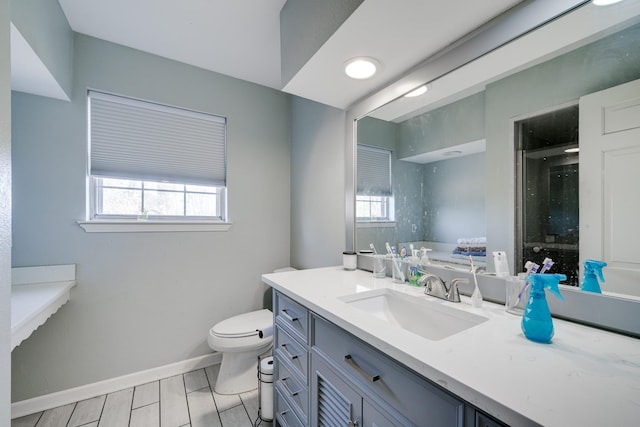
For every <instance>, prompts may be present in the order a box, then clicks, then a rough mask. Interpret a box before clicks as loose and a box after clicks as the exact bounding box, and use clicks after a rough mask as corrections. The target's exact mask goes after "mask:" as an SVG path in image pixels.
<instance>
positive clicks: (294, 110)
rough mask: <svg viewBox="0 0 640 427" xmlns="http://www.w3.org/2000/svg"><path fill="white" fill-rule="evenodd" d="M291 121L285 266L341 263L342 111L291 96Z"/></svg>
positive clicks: (342, 192)
mask: <svg viewBox="0 0 640 427" xmlns="http://www.w3.org/2000/svg"><path fill="white" fill-rule="evenodd" d="M291 122H292V130H291V141H292V142H291V265H292V266H294V267H296V268H313V267H325V266H330V265H338V264H342V251H343V250H344V247H345V238H344V230H345V200H344V193H345V160H344V158H345V149H344V147H345V141H344V138H345V137H344V129H345V112H344V111H343V110H339V109H336V108H333V107H328V106H326V105H323V104H319V103H317V102H313V101H309V100H307V99H303V98H299V97H293V98H292V105H291Z"/></svg>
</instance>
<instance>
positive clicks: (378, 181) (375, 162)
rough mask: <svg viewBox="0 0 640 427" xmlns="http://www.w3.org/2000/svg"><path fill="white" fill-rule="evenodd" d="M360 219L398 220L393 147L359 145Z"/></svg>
mask: <svg viewBox="0 0 640 427" xmlns="http://www.w3.org/2000/svg"><path fill="white" fill-rule="evenodd" d="M356 220H357V221H358V222H382V221H393V220H394V203H393V190H392V186H391V151H390V150H387V149H383V148H377V147H370V146H366V145H358V182H357V191H356Z"/></svg>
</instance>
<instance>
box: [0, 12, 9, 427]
mask: <svg viewBox="0 0 640 427" xmlns="http://www.w3.org/2000/svg"><path fill="white" fill-rule="evenodd" d="M9 34H10V22H9V0H0V425H3V426H5V425H9V419H10V418H11V408H10V405H9V403H10V402H11V389H10V384H11V352H10V349H11V295H10V293H11V48H10V35H9Z"/></svg>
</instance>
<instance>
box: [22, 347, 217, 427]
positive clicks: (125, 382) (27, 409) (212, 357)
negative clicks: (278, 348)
mask: <svg viewBox="0 0 640 427" xmlns="http://www.w3.org/2000/svg"><path fill="white" fill-rule="evenodd" d="M221 361H222V353H218V352H216V353H211V354H206V355H204V356H200V357H194V358H193V359H189V360H183V361H181V362H176V363H172V364H170V365H165V366H159V367H157V368H152V369H147V370H146V371H141V372H135V373H133V374H128V375H123V376H121V377H116V378H111V379H108V380H104V381H99V382H97V383H92V384H87V385H83V386H80V387H75V388H70V389H68V390H62V391H58V392H55V393H51V394H46V395H44V396H38V397H34V398H32V399H27V400H21V401H19V402H14V403H12V404H11V418H12V419H14V418H19V417H23V416H25V415H29V414H34V413H36V412H40V411H44V410H47V409H51V408H56V407H58V406H62V405H67V404H69V403H73V402H79V401H81V400H85V399H90V398H92V397H96V396H101V395H103V394H107V393H113V392H114V391H119V390H124V389H126V388H130V387H135V386H137V385H141V384H146V383H149V382H152V381H157V380H161V379H163V378H168V377H172V376H174V375H180V374H184V373H186V372H190V371H193V370H195V369H201V368H205V367H207V366H211V365H215V364H219V363H220V362H221Z"/></svg>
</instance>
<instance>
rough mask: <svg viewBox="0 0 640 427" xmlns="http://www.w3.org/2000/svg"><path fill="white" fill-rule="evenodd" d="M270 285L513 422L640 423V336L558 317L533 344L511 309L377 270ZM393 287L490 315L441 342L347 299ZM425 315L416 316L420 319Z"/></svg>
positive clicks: (310, 273)
mask: <svg viewBox="0 0 640 427" xmlns="http://www.w3.org/2000/svg"><path fill="white" fill-rule="evenodd" d="M262 277H263V281H264V282H265V283H267V284H269V285H271V286H273V287H274V288H275V289H277V290H278V291H281V292H282V293H284V294H285V295H288V296H290V297H291V298H293V299H295V300H296V301H298V302H299V303H301V304H303V305H305V306H306V307H307V308H309V309H310V310H312V311H314V312H315V313H317V314H319V315H320V316H322V317H324V318H326V319H327V320H329V321H331V322H333V323H335V324H336V325H338V326H340V327H342V328H344V329H345V330H347V331H349V332H350V333H352V334H354V335H356V336H357V337H359V338H361V339H362V340H364V341H366V342H367V343H369V344H371V345H372V346H373V347H376V348H377V349H379V350H380V351H382V352H384V353H386V354H387V355H389V356H391V357H392V358H394V359H396V360H398V361H399V362H401V363H403V364H404V365H406V366H407V367H409V368H411V369H413V370H414V371H416V372H417V373H419V374H421V375H422V376H424V377H425V378H428V379H430V380H431V381H434V382H436V383H438V384H439V385H440V386H442V387H443V388H445V389H447V390H449V391H451V392H452V393H454V394H456V395H458V396H460V397H461V398H462V399H464V400H466V401H468V402H469V403H471V404H473V405H474V406H476V407H478V408H480V409H481V410H483V411H486V412H487V413H489V414H491V415H492V416H494V417H496V418H497V419H499V420H501V421H503V422H505V423H507V424H509V425H513V426H520V425H535V424H540V425H544V426H563V427H565V426H617V427H620V426H635V425H638V423H640V340H638V339H635V338H630V337H626V336H623V335H618V334H614V333H611V332H606V331H601V330H599V329H594V328H589V327H586V326H582V325H578V324H575V323H572V322H567V321H563V320H559V319H554V326H555V335H554V337H553V342H552V343H551V344H538V343H534V342H531V341H529V340H527V339H526V338H525V337H524V335H523V334H522V331H521V329H520V320H521V317H519V316H514V315H511V314H509V313H506V312H505V310H504V307H503V306H502V305H497V304H491V303H488V302H486V301H485V302H484V303H483V306H482V308H481V309H473V308H472V307H471V301H470V298H468V297H465V296H462V302H461V303H459V304H456V303H450V302H447V301H441V300H438V299H434V298H432V297H429V296H426V295H424V294H423V293H422V289H419V288H415V287H412V286H409V285H408V284H407V285H402V284H394V283H392V282H391V279H390V278H386V279H374V278H373V277H372V275H371V273H369V272H366V271H362V270H356V271H345V270H344V269H342V267H341V266H340V267H327V268H320V269H311V270H300V271H293V272H286V273H272V274H266V275H263V276H262ZM381 288H391V289H394V290H396V291H400V292H404V293H408V294H413V295H415V296H416V297H417V298H426V299H432V300H434V301H437V302H439V303H442V304H447V305H450V306H452V307H455V308H457V309H461V310H465V311H469V312H473V313H475V314H479V315H481V316H485V317H487V318H488V319H489V321H486V322H483V323H481V324H479V325H477V326H474V327H472V328H470V329H467V330H465V331H462V332H460V333H458V334H455V335H452V336H450V337H447V338H444V339H442V340H439V341H431V340H427V339H425V338H422V337H420V336H418V335H415V334H412V333H411V332H408V331H405V330H400V329H398V328H394V327H391V326H389V325H388V324H387V323H385V322H384V321H382V320H379V319H376V318H373V317H372V316H370V315H367V313H365V312H363V311H361V310H358V309H356V308H354V307H350V306H349V305H348V304H347V303H345V302H342V301H340V300H339V299H338V298H339V297H342V296H346V295H351V294H354V293H358V292H364V291H369V290H372V289H381ZM419 321H420V319H416V322H419Z"/></svg>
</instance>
